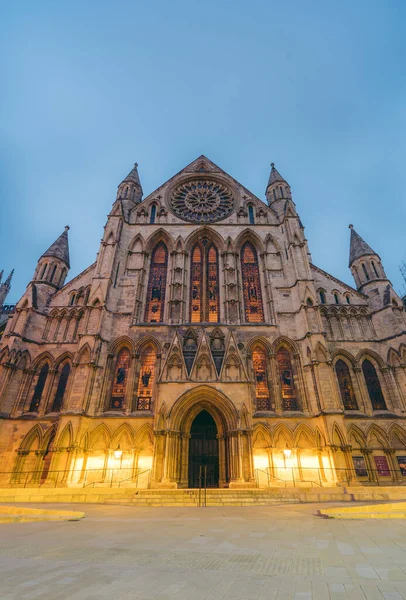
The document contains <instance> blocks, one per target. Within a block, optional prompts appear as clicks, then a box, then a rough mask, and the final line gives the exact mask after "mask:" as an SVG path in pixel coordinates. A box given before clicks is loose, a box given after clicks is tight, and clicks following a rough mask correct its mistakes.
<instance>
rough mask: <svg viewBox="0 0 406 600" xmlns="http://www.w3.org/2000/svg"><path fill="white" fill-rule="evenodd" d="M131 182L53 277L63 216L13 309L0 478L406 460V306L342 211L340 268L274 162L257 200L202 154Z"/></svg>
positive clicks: (117, 477) (86, 479)
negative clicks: (313, 236) (75, 269)
mask: <svg viewBox="0 0 406 600" xmlns="http://www.w3.org/2000/svg"><path fill="white" fill-rule="evenodd" d="M142 196H143V192H142V187H141V183H140V178H139V175H138V169H137V165H135V166H134V168H133V170H132V171H131V172H130V173H129V175H128V176H127V177H126V178H125V179H124V180H123V181H122V183H121V184H120V185H119V187H118V193H117V198H116V201H115V202H114V204H113V206H112V209H111V212H110V214H109V215H108V219H107V223H106V225H105V228H104V233H103V239H102V242H101V245H100V249H99V252H98V254H97V257H96V261H95V262H94V263H93V264H92V265H90V266H89V267H88V268H87V269H85V270H84V271H83V272H82V273H80V274H79V275H78V276H77V277H75V278H73V279H71V280H70V281H68V283H65V280H66V279H67V276H68V272H69V268H70V262H69V247H68V229H69V228H68V227H66V228H65V231H64V232H63V233H62V234H61V235H60V237H59V238H58V239H57V240H56V241H55V242H54V243H53V244H52V245H51V246H50V248H49V249H48V250H47V251H46V252H45V253H44V254H43V255H42V256H41V257H40V259H39V261H38V265H37V268H36V270H35V273H34V275H33V278H32V280H31V281H30V282H29V284H28V286H27V289H26V292H25V293H24V295H23V297H22V298H21V299H20V301H19V302H18V304H17V306H16V309H15V311H14V312H13V313H12V314H11V315H10V316H9V319H8V323H7V326H6V329H5V332H4V335H3V338H2V342H1V344H2V345H1V347H0V457H1V469H0V470H1V474H0V478H1V482H2V484H3V485H8V484H10V485H19V484H22V483H24V485H38V484H39V483H41V484H44V485H46V484H47V483H49V484H50V485H68V486H81V485H87V484H89V483H90V484H91V483H95V484H96V483H98V484H101V485H102V484H103V483H104V482H105V483H106V484H107V483H109V484H110V485H111V484H113V482H114V483H117V484H118V483H120V484H121V483H122V482H128V483H129V484H130V483H131V484H132V485H136V486H139V487H147V486H151V487H172V488H175V487H180V488H187V487H197V486H199V484H200V483H201V477H202V473H204V477H205V478H206V482H207V485H209V486H213V487H238V486H241V487H254V486H257V485H272V484H278V483H280V482H284V481H296V482H315V483H317V484H319V485H335V484H337V483H340V482H345V483H346V484H351V483H357V484H359V483H372V482H375V481H377V480H378V479H379V480H382V481H385V482H388V483H395V482H400V481H404V480H406V412H405V411H406V372H405V367H406V322H405V309H404V307H403V304H402V301H401V299H400V298H399V297H398V295H397V294H396V293H395V291H394V289H393V287H392V285H391V283H390V281H389V280H388V278H387V276H386V273H385V270H384V267H383V264H382V262H381V259H380V257H379V256H378V255H377V254H376V252H374V251H373V250H372V248H371V247H370V246H369V245H368V244H367V243H366V242H365V241H364V240H363V239H362V238H361V237H360V236H359V235H358V234H357V233H356V231H355V230H354V228H352V226H350V227H351V240H350V265H349V266H350V269H351V272H352V274H353V277H354V280H355V287H350V286H348V285H347V284H345V283H343V282H342V281H340V280H338V279H337V278H335V277H334V276H332V275H330V274H328V273H326V272H325V271H323V270H322V269H320V268H319V267H317V266H316V265H314V264H313V262H312V259H311V255H310V252H309V248H308V244H307V240H306V238H305V234H304V228H303V225H302V223H301V220H300V218H299V215H298V212H297V210H296V206H295V203H294V202H293V200H292V195H291V189H290V186H289V184H288V183H287V182H286V181H285V179H284V178H283V177H282V176H281V175H280V174H279V172H278V171H277V170H276V169H275V167H274V165H273V164H272V166H271V172H270V176H269V181H268V185H267V187H266V201H262V200H261V199H259V198H257V197H256V196H255V195H254V194H252V193H251V192H250V191H249V190H247V189H246V188H245V187H244V186H242V185H241V184H240V183H239V182H238V181H236V180H235V179H234V178H233V177H231V176H230V175H229V174H227V173H226V172H224V171H223V170H222V169H221V168H219V167H218V166H217V165H215V164H214V163H213V162H211V161H210V160H209V159H207V158H206V157H204V156H201V157H200V158H198V159H196V160H195V161H194V162H192V163H191V164H190V165H188V166H187V167H185V168H184V169H182V170H181V171H180V172H179V173H178V174H176V175H175V176H174V177H172V178H171V179H170V180H169V181H167V182H166V183H164V184H163V185H161V186H160V187H159V188H158V189H157V190H155V191H154V192H153V193H152V194H150V195H149V196H148V197H146V198H145V199H143V198H142ZM123 485H124V483H123Z"/></svg>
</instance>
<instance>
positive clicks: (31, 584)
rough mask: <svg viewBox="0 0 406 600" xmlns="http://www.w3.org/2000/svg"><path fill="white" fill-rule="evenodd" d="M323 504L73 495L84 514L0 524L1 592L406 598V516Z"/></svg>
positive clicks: (184, 598)
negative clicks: (384, 516) (122, 501)
mask: <svg viewBox="0 0 406 600" xmlns="http://www.w3.org/2000/svg"><path fill="white" fill-rule="evenodd" d="M47 506H50V505H47ZM58 506H59V507H60V508H66V506H65V505H63V506H62V505H58ZM319 507H320V506H319V505H317V506H316V505H314V504H294V505H275V506H269V507H268V506H267V507H258V508H230V507H224V508H210V507H208V508H134V507H127V506H105V505H104V506H103V505H86V506H84V505H76V506H73V505H69V508H77V509H78V510H84V511H85V512H86V518H85V519H84V520H83V521H78V522H63V523H59V522H57V523H55V522H52V523H46V522H41V523H27V524H20V523H18V524H9V525H2V526H1V529H0V535H1V544H0V577H1V583H0V598H1V600H15V599H19V600H22V599H25V598H27V599H34V598H35V599H39V600H48V599H49V600H51V599H52V600H65V599H69V600H105V599H109V600H131V599H134V600H135V599H139V600H147V599H148V600H149V599H156V600H174V599H177V600H189V599H190V600H203V599H204V600H231V599H233V600H237V599H246V600H288V599H294V600H310V599H314V600H330V599H331V600H341V599H347V598H348V599H351V600H361V599H362V600H365V599H367V600H378V599H379V600H400V599H401V598H406V520H396V521H390V520H365V521H361V520H355V521H354V520H349V521H344V520H334V519H322V518H320V517H317V516H315V513H316V511H317V508H319Z"/></svg>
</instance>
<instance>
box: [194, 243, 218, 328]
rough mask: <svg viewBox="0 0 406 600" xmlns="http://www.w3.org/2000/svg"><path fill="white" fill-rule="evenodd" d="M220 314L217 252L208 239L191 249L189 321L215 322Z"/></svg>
mask: <svg viewBox="0 0 406 600" xmlns="http://www.w3.org/2000/svg"><path fill="white" fill-rule="evenodd" d="M219 315H220V294H219V267H218V252H217V249H216V247H215V246H214V245H213V244H210V246H208V240H207V239H203V240H202V244H201V245H200V244H196V245H195V246H194V248H193V250H192V262H191V273H190V321H191V322H192V323H202V322H203V323H217V322H218V321H219Z"/></svg>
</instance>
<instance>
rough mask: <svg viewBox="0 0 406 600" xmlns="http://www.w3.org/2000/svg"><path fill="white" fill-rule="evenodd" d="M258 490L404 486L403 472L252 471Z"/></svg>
mask: <svg viewBox="0 0 406 600" xmlns="http://www.w3.org/2000/svg"><path fill="white" fill-rule="evenodd" d="M255 482H256V486H257V487H272V486H280V487H302V486H303V487H306V486H309V485H310V486H311V487H331V486H339V485H362V486H367V485H371V486H374V485H376V486H387V485H406V471H404V473H402V471H401V470H400V469H399V470H397V469H390V468H388V469H385V471H382V470H379V469H371V468H368V469H362V472H360V470H359V471H358V472H357V471H356V469H355V468H354V469H349V468H340V467H338V468H330V467H323V468H322V469H321V468H319V469H317V468H314V467H273V468H272V467H266V468H264V469H255Z"/></svg>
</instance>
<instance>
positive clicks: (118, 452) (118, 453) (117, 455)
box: [113, 444, 123, 460]
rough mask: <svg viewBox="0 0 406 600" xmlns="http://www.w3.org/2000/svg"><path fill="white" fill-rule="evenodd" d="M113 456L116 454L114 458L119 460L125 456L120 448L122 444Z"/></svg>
mask: <svg viewBox="0 0 406 600" xmlns="http://www.w3.org/2000/svg"><path fill="white" fill-rule="evenodd" d="M113 454H114V458H117V460H120V458H121V457H122V456H123V451H122V450H121V448H120V444H119V445H118V446H117V448H116V449H115V450H114V452H113Z"/></svg>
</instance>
